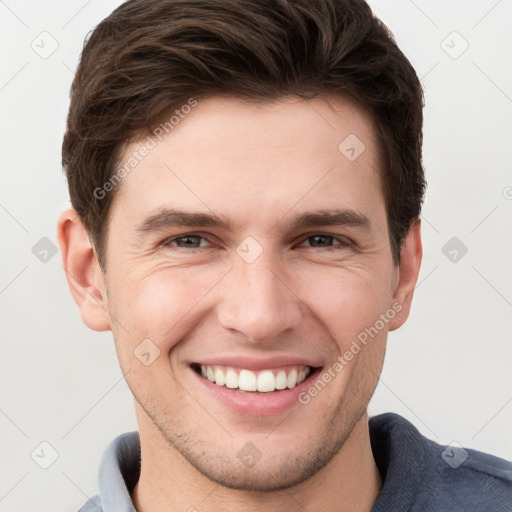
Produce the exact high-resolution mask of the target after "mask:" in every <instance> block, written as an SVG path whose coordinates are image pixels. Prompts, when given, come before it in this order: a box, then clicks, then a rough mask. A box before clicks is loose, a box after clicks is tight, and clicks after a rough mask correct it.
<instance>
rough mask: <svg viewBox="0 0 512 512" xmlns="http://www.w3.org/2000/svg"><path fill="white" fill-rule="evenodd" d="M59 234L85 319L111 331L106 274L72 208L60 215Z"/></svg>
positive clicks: (97, 328)
mask: <svg viewBox="0 0 512 512" xmlns="http://www.w3.org/2000/svg"><path fill="white" fill-rule="evenodd" d="M57 236H58V240H59V246H60V250H61V254H62V265H63V267H64V271H65V273H66V279H67V281H68V285H69V289H70V290H71V294H72V295H73V298H74V299H75V302H76V303H77V305H78V307H79V308H80V312H81V316H82V321H83V322H84V323H85V324H86V325H87V326H88V327H89V328H90V329H93V330H95V331H108V330H110V319H109V314H108V304H107V294H106V287H105V282H104V279H103V273H102V271H101V268H100V265H99V263H98V258H97V256H96V252H95V251H94V249H93V247H92V245H91V242H90V240H89V237H88V235H87V232H86V230H85V227H84V225H83V224H82V222H81V221H80V218H79V216H78V214H77V212H76V211H75V210H74V209H72V208H70V209H68V210H66V211H64V212H62V214H61V215H60V217H59V220H58V224H57Z"/></svg>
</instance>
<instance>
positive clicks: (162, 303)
mask: <svg viewBox="0 0 512 512" xmlns="http://www.w3.org/2000/svg"><path fill="white" fill-rule="evenodd" d="M422 106H423V100H422V91H421V86H420V84H419V81H418V78H417V76H416V74H415V72H414V70H413V68H412V66H411V65H410V63H409V62H408V60H407V59H406V58H405V56H404V55H403V54H402V52H401V51H400V50H399V49H398V48H397V46H396V44H395V43H394V41H393V39H392V37H391V35H390V34H389V32H388V31H387V30H386V28H385V27H384V26H383V25H382V23H381V22H380V21H378V20H377V19H375V18H374V17H373V16H372V13H371V11H370V9H369V7H368V6H367V5H366V4H365V3H364V2H362V1H360V0H323V1H315V2H312V1H310V0H301V1H291V0H288V1H285V0H283V1H280V2H275V1H270V0H265V1H260V0H254V1H241V0H221V1H218V2H202V1H200V0H181V1H179V0H172V1H171V0H149V1H148V0H135V1H130V2H127V3H125V4H123V5H122V6H121V7H119V8H118V9H116V10H115V11H114V12H113V13H112V14H111V15H110V16H109V17H108V18H107V19H106V20H104V21H103V22H102V23H101V24H100V25H99V26H98V27H97V28H96V29H95V30H94V32H93V33H92V35H91V37H90V38H89V40H88V41H87V43H86V45H85V48H84V51H83V54H82V57H81V62H80V65H79V68H78V71H77V74H76V77H75V80H74V82H73V87H72V95H71V105H70V111H69V118H68V125H67V132H66V135H65V139H64V145H63V164H64V167H65V169H66V172H67V178H68V184H69V190H70V196H71V202H72V205H73V209H70V210H68V211H66V212H64V213H63V214H62V215H61V217H60V219H59V226H58V232H59V243H60V246H61V250H62V255H63V262H64V267H65V270H66V275H67V277H68V282H69V285H70V288H71V292H72V294H73V297H74V299H75V301H76V302H77V304H78V305H79V307H80V310H81V314H82V319H83V321H84V322H85V323H86V324H87V325H88V326H89V327H90V328H91V329H94V330H98V331H104V330H111V331H112V333H113V336H114V341H115V344H116V349H117V353H118V358H119V362H120V366H121V368H122V371H123V373H124V376H125V378H126V381H127V383H128V385H129V387H130V390H131V391H132V393H133V396H134V401H135V410H136V417H137V422H138V427H139V431H138V432H134V433H129V434H125V435H123V436H120V437H118V438H117V439H115V440H114V441H113V442H112V444H111V445H110V446H109V447H108V448H107V450H106V452H105V454H104V457H103V460H102V463H101V467H100V472H99V495H98V496H95V497H94V498H93V499H91V500H90V501H88V502H87V503H86V504H85V505H84V507H83V508H82V509H81V511H82V512H85V511H91V510H103V511H104V512H113V511H118V510H119V511H120V510H123V511H128V510H131V511H133V510H137V511H139V512H148V511H156V510H166V511H187V510H188V511H194V510H198V511H199V510H205V511H209V510H244V511H251V510H254V511H256V510H282V511H289V510H307V511H311V512H312V511H319V510H337V511H371V510H372V511H378V512H382V511H400V510H404V511H405V510H408V511H409V510H415V511H420V510H421V511H444V510H447V511H448V510H450V511H455V510H464V511H465V512H468V511H477V510H479V511H480V510H512V465H511V464H510V463H508V462H506V461H504V460H501V459H498V458H496V457H492V456H490V455H486V454H483V453H479V452H476V451H472V450H467V451H464V454H465V456H467V458H465V460H463V461H462V460H461V457H460V455H461V454H460V453H458V452H456V451H453V450H452V452H450V456H452V457H453V458H454V459H457V461H458V464H452V465H449V464H447V462H446V461H445V460H444V459H443V456H442V453H443V450H444V449H445V447H441V446H439V445H437V444H436V443H434V442H432V441H429V440H427V439H426V438H424V437H423V436H421V435H420V434H419V432H418V431H417V430H416V429H415V428H414V427H413V426H412V425H411V424H410V423H409V422H407V421H406V420H405V419H403V418H401V417H399V416H397V415H393V414H386V415H381V416H378V417H374V418H371V419H370V420H369V419H368V415H367V405H368V402H369V400H370V398H371V396H372V394H373V392H374V390H375V386H376V384H377V381H378V378H379V374H380V371H381V368H382V364H383V358H384V352H385V346H386V338H387V333H388V332H389V331H391V330H394V329H397V328H399V327H400V326H401V325H402V324H403V323H404V322H405V321H406V319H407V316H408V314H409V310H410V306H411V301H412V296H413V291H414V287H415V283H416V281H417V277H418V273H419V269H420V263H421V255H422V248H421V238H420V221H419V215H420V210H421V204H422V200H423V193H424V188H425V182H424V175H423V169H422V164H421V145H422Z"/></svg>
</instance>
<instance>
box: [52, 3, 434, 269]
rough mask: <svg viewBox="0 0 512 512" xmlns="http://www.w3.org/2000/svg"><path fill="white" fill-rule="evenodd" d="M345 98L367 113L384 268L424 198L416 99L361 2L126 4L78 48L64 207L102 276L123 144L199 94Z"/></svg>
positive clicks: (398, 55)
mask: <svg viewBox="0 0 512 512" xmlns="http://www.w3.org/2000/svg"><path fill="white" fill-rule="evenodd" d="M322 93H324V94H326V93H329V94H332V93H344V94H350V95H352V96H353V97H355V98H356V99H357V100H359V102H360V103H361V104H362V105H363V106H364V107H365V108H366V109H367V110H368V111H369V112H370V113H371V115H372V118H373V121H374V124H375V130H376V135H377V141H378V146H379V152H380V155H381V165H382V168H383V169H382V171H383V172H382V176H383V179H382V186H383V194H384V198H385V201H386V208H387V216H388V224H389V232H390V244H391V248H392V252H393V258H394V260H395V263H397V262H399V260H400V246H401V243H402V241H403V239H404V237H405V235H406V234H407V231H408V229H409V227H410V225H411V222H412V220H413V219H415V218H417V217H418V216H419V214H420V211H421V205H422V201H423V195H424V190H425V179H424V172H423V167H422V158H421V151H422V124H423V91H422V88H421V85H420V82H419V80H418V77H417V75H416V73H415V71H414V69H413V67H412V65H411V64H410V62H409V61H408V60H407V58H406V57H405V56H404V54H403V53H402V52H401V51H400V49H399V48H398V46H397V45H396V43H395V41H394V39H393V36H392V35H391V33H390V32H389V31H388V29H387V28H386V27H385V25H384V24H383V23H382V22H381V21H380V20H378V19H377V18H375V17H374V16H373V14H372V11H371V9H370V7H369V6H368V5H367V4H366V2H364V1H363V0H131V1H128V2H126V3H124V4H122V5H121V6H120V7H118V8H117V9H116V10H114V12H113V13H112V14H111V15H110V16H108V17H107V18H106V19H105V20H103V21H102V22H101V23H100V24H99V25H98V26H97V27H96V28H95V30H94V31H93V32H92V34H91V35H90V37H89V38H88V40H87V41H86V42H85V44H84V48H83V52H82V55H81V60H80V64H79V66H78V70H77V72H76V76H75V78H74V81H73V84H72V88H71V104H70V108H69V115H68V120H67V131H66V134H65V136H64V142H63V147H62V161H63V166H64V168H65V170H66V174H67V180H68V186H69V192H70V197H71V204H72V205H73V207H74V208H75V210H76V211H77V212H78V215H79V216H80V218H81V220H82V222H83V223H84V225H85V228H86V229H87V231H88V233H89V236H90V237H91V240H92V242H93V244H94V246H95V249H96V252H97V254H98V258H99V261H100V264H101V266H102V268H103V269H105V261H106V259H105V247H106V243H105V241H106V236H107V227H108V222H109V213H110V210H111V206H112V201H113V198H114V196H115V192H116V190H115V189H114V190H112V192H110V193H108V194H105V195H104V197H100V198H99V197H97V196H98V194H97V193H95V190H98V187H100V188H101V187H102V186H103V185H104V184H105V183H108V182H109V180H111V179H112V177H113V176H114V173H115V171H116V167H117V166H118V165H119V164H120V157H121V154H122V150H123V149H124V148H125V147H126V145H127V144H128V143H129V142H131V141H133V140H135V139H137V138H139V137H141V135H143V134H146V133H151V131H152V130H153V129H154V127H155V126H156V125H157V124H158V123H159V122H161V121H162V119H164V117H165V116H167V117H168V116H169V115H170V113H171V112H172V111H173V110H174V109H176V108H179V107H180V106H182V105H184V104H186V103H187V102H190V99H191V98H194V101H196V100H198V99H201V98H205V97H208V96H210V97H211V96H217V95H228V96H232V97H238V98H242V99H246V100H249V101H252V100H258V101H259V100H272V99H277V98H279V97H280V96H285V95H297V96H300V97H305V98H312V97H315V96H318V95H320V94H322Z"/></svg>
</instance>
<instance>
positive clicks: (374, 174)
mask: <svg viewBox="0 0 512 512" xmlns="http://www.w3.org/2000/svg"><path fill="white" fill-rule="evenodd" d="M176 119H178V118H177V116H176ZM160 139H161V140H159V139H158V138H155V137H153V140H154V142H155V144H154V145H153V143H152V144H151V146H152V148H151V149H150V150H149V151H148V152H146V154H145V156H144V157H143V158H141V159H140V161H138V162H137V165H136V166H134V167H133V170H131V171H130V172H129V173H128V174H127V175H126V177H125V178H124V179H123V180H122V182H121V183H120V186H119V189H118V191H117V194H116V200H115V202H116V203H118V205H119V208H121V209H122V210H125V209H126V207H127V206H128V205H129V206H130V209H132V210H133V209H135V210H137V211H138V212H140V213H141V214H142V213H143V212H144V213H147V212H149V211H150V210H152V209H155V208H157V207H163V206H171V207H176V208H180V209H186V208H187V207H190V209H191V210H194V211H197V210H198V209H201V210H214V211H222V212H226V213H227V214H228V215H229V212H230V211H231V213H233V215H235V216H238V217H240V215H248V214H249V213H251V214H253V215H257V216H259V217H264V216H267V217H268V221H269V222H270V221H271V219H270V212H271V210H272V211H276V210H279V212H278V213H280V214H283V213H284V211H285V210H287V209H288V210H290V209H293V208H294V207H295V205H297V206H298V205H299V204H300V206H301V207H303V208H305V209H306V208H310V207H314V206H318V201H322V202H323V203H324V207H326V208H329V207H332V208H335V207H340V206H342V207H349V208H350V207H353V208H355V209H357V205H358V203H361V202H368V201H367V200H368V198H369V197H370V198H371V197H372V196H373V203H374V204H373V209H375V208H377V209H378V207H380V206H382V204H383V197H382V191H381V186H380V177H379V163H378V156H377V154H378V151H377V144H376V141H375V133H374V129H373V123H372V120H371V117H370V115H369V114H368V113H367V112H366V111H365V110H364V109H363V108H362V107H361V106H360V105H359V104H358V103H357V102H356V101H355V100H353V99H351V98H350V97H322V98H315V99H312V100H303V99H300V98H292V97H290V98H281V99H279V100H276V101H272V102H268V101H267V102H259V103H249V102H246V101H242V100H239V99H234V98H209V99H205V100H200V101H198V103H197V106H195V107H194V108H193V109H188V113H187V114H185V115H184V114H182V115H181V116H180V118H179V121H178V122H177V123H176V120H175V123H174V124H173V127H172V130H169V133H164V134H163V135H162V136H161V137H160ZM147 140H148V139H147V138H141V139H140V140H139V141H136V142H134V143H132V144H131V145H130V146H129V147H128V148H127V149H126V150H125V152H124V155H123V158H122V159H121V164H122V163H123V162H126V161H127V160H128V159H129V158H131V157H133V154H134V153H137V152H138V151H139V150H140V148H141V146H142V145H145V144H146V145H147ZM370 206H371V205H370ZM125 213H126V212H125Z"/></svg>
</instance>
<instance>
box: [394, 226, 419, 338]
mask: <svg viewBox="0 0 512 512" xmlns="http://www.w3.org/2000/svg"><path fill="white" fill-rule="evenodd" d="M422 255H423V248H422V245H421V220H420V219H416V220H415V221H413V223H412V224H411V227H410V228H409V232H408V233H407V236H406V238H405V240H404V242H403V244H402V251H401V256H400V264H399V265H398V268H397V284H396V287H395V289H394V291H393V302H392V303H393V304H394V306H393V309H394V310H395V311H397V314H396V315H395V317H394V318H393V319H392V320H391V321H390V322H389V330H390V331H393V330H395V329H398V328H399V327H401V326H402V325H403V324H404V322H405V321H406V320H407V318H408V317H409V312H410V310H411V302H412V296H413V294H414V288H415V287H416V282H417V281H418V275H419V273H420V266H421V257H422ZM399 305H400V306H401V307H400V306H399Z"/></svg>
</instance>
